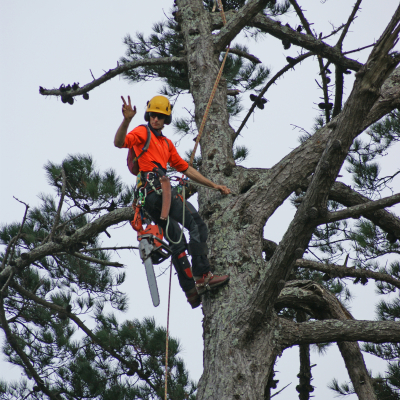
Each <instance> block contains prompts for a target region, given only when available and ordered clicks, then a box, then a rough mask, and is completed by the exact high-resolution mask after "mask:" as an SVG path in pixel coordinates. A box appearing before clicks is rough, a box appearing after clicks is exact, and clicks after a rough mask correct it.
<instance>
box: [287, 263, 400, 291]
mask: <svg viewBox="0 0 400 400" xmlns="http://www.w3.org/2000/svg"><path fill="white" fill-rule="evenodd" d="M295 266H296V267H300V268H307V269H311V270H314V271H320V272H324V273H325V274H328V275H329V277H330V278H335V277H338V278H344V277H351V278H369V279H374V280H375V281H380V282H386V283H389V284H390V285H393V286H395V287H397V288H399V289H400V280H398V279H396V278H394V277H393V276H392V275H389V274H385V273H383V272H374V271H370V270H367V269H361V268H357V269H356V268H354V267H346V266H343V265H337V264H330V263H329V264H323V263H320V262H316V261H312V260H306V259H299V260H296V263H295Z"/></svg>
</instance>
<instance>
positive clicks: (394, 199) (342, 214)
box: [315, 193, 400, 225]
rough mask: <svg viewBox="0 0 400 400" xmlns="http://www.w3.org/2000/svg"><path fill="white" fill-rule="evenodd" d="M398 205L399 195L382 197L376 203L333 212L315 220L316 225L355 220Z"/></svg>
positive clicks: (371, 202) (367, 203) (370, 202)
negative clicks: (349, 219)
mask: <svg viewBox="0 0 400 400" xmlns="http://www.w3.org/2000/svg"><path fill="white" fill-rule="evenodd" d="M398 203H400V194H399V193H398V194H395V195H393V196H388V197H384V198H383V199H379V200H376V201H368V202H365V203H361V204H358V205H355V206H351V207H348V208H345V209H344V210H339V211H335V212H330V213H328V214H327V215H326V217H323V218H321V219H317V220H316V221H315V222H316V224H318V225H320V224H324V223H329V222H335V221H340V220H343V219H347V218H357V217H359V216H360V215H365V214H370V213H372V212H374V211H376V210H381V209H383V208H385V207H390V206H393V205H394V204H398Z"/></svg>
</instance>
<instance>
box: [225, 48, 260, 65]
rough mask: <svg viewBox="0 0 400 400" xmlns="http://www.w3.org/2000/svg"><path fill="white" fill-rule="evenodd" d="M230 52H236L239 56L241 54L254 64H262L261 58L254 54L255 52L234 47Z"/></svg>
mask: <svg viewBox="0 0 400 400" xmlns="http://www.w3.org/2000/svg"><path fill="white" fill-rule="evenodd" d="M222 52H223V53H225V52H226V49H224V50H223V51H222ZM229 53H231V54H236V55H237V56H241V57H244V58H247V59H248V60H250V61H251V62H252V63H254V64H261V61H260V59H259V58H257V57H256V56H253V54H249V53H246V52H245V51H242V50H239V49H235V48H233V49H232V48H230V49H229Z"/></svg>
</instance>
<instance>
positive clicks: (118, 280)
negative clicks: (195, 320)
mask: <svg viewBox="0 0 400 400" xmlns="http://www.w3.org/2000/svg"><path fill="white" fill-rule="evenodd" d="M45 171H46V175H47V178H48V181H49V184H50V186H52V187H53V189H55V191H56V193H57V195H58V197H61V198H63V202H62V207H59V204H60V200H57V197H54V196H52V195H50V194H41V195H40V196H39V199H40V204H39V206H37V207H33V208H32V209H31V208H29V209H28V212H27V214H26V220H25V221H24V223H23V224H22V223H12V224H6V225H2V226H1V227H0V241H1V244H2V245H4V246H5V248H6V251H5V252H2V253H1V254H0V262H2V263H3V266H5V267H13V266H14V265H15V260H16V259H18V258H20V257H22V256H23V255H24V254H29V252H32V251H37V250H38V249H42V248H43V246H46V245H47V244H50V243H54V242H55V243H62V238H63V237H65V236H66V237H69V236H72V235H74V234H75V233H76V232H77V231H79V230H80V229H82V228H84V227H85V226H87V224H88V223H89V222H91V221H94V220H95V219H98V218H99V217H100V216H102V215H106V214H108V213H112V212H114V213H115V212H117V211H118V208H119V207H125V206H127V205H129V203H130V202H131V199H132V188H130V187H127V186H126V185H124V184H123V183H122V182H121V179H120V178H119V177H118V176H117V175H116V174H115V172H114V171H113V170H108V171H105V172H104V173H101V172H99V171H98V170H97V169H96V167H95V165H94V163H93V161H92V159H91V157H90V156H86V155H75V156H68V157H67V159H66V160H64V161H63V162H62V163H61V164H55V163H52V162H48V163H47V164H46V165H45ZM122 267H123V265H122V264H119V263H115V262H112V261H111V253H110V252H109V251H107V250H103V249H102V241H101V239H100V236H99V234H96V235H93V236H92V237H91V238H90V239H89V240H88V241H87V242H78V243H76V244H75V245H73V246H72V247H68V248H62V249H61V250H60V251H58V252H53V253H50V254H47V255H46V256H43V257H42V258H41V259H39V260H38V261H36V262H34V263H32V264H31V265H30V266H29V267H27V268H23V269H21V270H16V269H14V274H13V276H12V280H11V281H10V282H2V283H1V285H0V287H3V285H4V284H5V283H6V284H7V285H8V287H7V290H6V291H5V292H4V293H3V295H2V298H1V299H0V300H1V303H2V306H3V307H4V312H5V317H6V319H7V321H8V323H7V325H8V327H9V329H10V333H9V335H8V337H7V341H6V342H5V344H4V347H3V353H4V355H5V356H6V359H7V361H8V362H10V363H11V364H14V365H17V366H19V367H21V368H22V370H23V375H24V379H22V380H20V381H17V382H14V383H5V382H0V397H1V398H2V399H21V398H31V399H45V398H48V393H49V392H51V393H53V395H54V396H55V398H57V399H68V400H75V399H88V398H92V399H99V400H100V399H101V400H108V399H116V398H118V399H149V400H150V399H163V398H164V374H165V367H164V363H165V340H166V332H165V329H163V328H161V327H158V326H156V324H155V321H154V320H153V319H144V320H143V321H138V320H133V321H129V320H127V321H124V322H119V320H118V319H117V317H116V315H114V314H112V313H106V312H105V306H106V305H107V306H111V307H113V308H114V309H115V310H117V311H118V312H124V311H126V310H127V298H126V295H125V294H124V293H122V292H121V290H120V286H121V284H122V283H123V282H124V280H125V273H124V271H123V269H122ZM88 320H89V322H88V323H86V322H84V321H88ZM90 320H93V323H90ZM179 351H180V348H179V343H178V341H177V340H176V339H173V338H170V339H169V359H168V365H169V383H170V384H169V389H168V390H169V396H170V398H173V399H182V400H183V399H194V393H195V390H196V385H195V384H194V383H193V382H191V381H190V380H189V377H188V373H187V371H186V369H185V365H184V363H183V361H182V359H180V358H179V356H178V353H179ZM21 354H24V355H25V357H26V358H27V359H28V360H29V361H30V363H31V364H32V368H33V370H34V371H35V373H36V374H37V375H38V376H39V377H40V381H39V383H38V380H37V379H36V378H35V377H34V376H33V375H32V374H33V371H32V370H30V369H29V368H28V367H27V362H26V360H25V359H23V358H22V357H21ZM34 378H35V379H34Z"/></svg>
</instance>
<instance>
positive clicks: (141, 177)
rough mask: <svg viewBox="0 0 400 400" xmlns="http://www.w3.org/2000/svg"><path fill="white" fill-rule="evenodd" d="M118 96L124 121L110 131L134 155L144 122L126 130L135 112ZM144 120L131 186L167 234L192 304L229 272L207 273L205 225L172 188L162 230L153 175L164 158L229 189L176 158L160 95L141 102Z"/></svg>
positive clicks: (200, 179) (219, 187)
mask: <svg viewBox="0 0 400 400" xmlns="http://www.w3.org/2000/svg"><path fill="white" fill-rule="evenodd" d="M121 98H122V101H123V105H122V115H123V116H124V120H123V121H122V124H121V125H120V127H119V128H118V130H117V133H116V134H115V139H114V144H115V146H116V147H119V148H134V150H135V154H136V155H139V154H140V153H142V149H143V146H144V144H145V143H146V140H147V127H146V126H144V125H140V126H138V127H136V128H135V129H133V130H132V131H131V132H129V133H128V127H129V124H130V122H131V120H132V118H133V117H134V116H135V114H136V106H134V107H133V108H132V105H131V99H130V97H129V96H128V103H126V101H125V99H124V98H123V97H122V96H121ZM144 119H145V120H146V121H147V122H149V124H148V128H149V129H150V131H151V139H150V146H149V148H148V150H147V151H146V152H143V153H142V155H141V156H140V159H138V163H139V174H138V180H137V190H143V189H144V188H146V191H145V192H143V193H145V196H146V201H145V205H144V208H145V210H146V211H147V213H148V214H149V215H150V216H151V218H152V220H153V221H155V222H156V223H157V224H159V225H160V226H162V228H163V229H164V232H166V233H167V239H168V241H169V243H170V245H171V249H172V262H173V264H174V267H175V269H176V272H177V274H178V279H179V284H180V286H181V288H182V290H183V291H184V292H185V294H186V297H187V300H188V302H189V304H190V305H191V306H192V308H196V307H198V306H199V305H200V303H201V298H200V295H201V294H202V293H204V292H205V291H206V290H207V289H214V288H217V287H219V286H221V285H223V284H225V283H227V282H228V281H229V276H228V275H221V276H220V275H213V273H212V272H211V271H210V269H211V266H210V262H209V260H208V257H207V254H208V249H207V243H206V241H207V236H208V231H207V226H206V224H205V223H204V222H203V220H202V219H201V217H200V215H199V213H198V212H197V211H196V209H195V208H194V207H193V206H192V205H191V204H190V203H189V202H186V207H185V206H184V203H183V201H182V196H180V195H178V193H177V192H176V191H175V190H173V191H172V200H171V209H170V212H169V225H168V230H167V229H166V225H167V224H166V222H167V221H166V220H163V219H161V218H160V214H161V209H162V198H161V196H160V195H159V194H158V193H157V190H158V189H159V188H160V187H161V185H160V181H159V178H160V177H161V176H162V175H164V174H165V173H166V171H167V163H169V164H170V165H171V166H172V167H173V168H175V169H176V170H177V171H179V172H183V173H184V174H185V175H186V176H187V177H189V178H190V179H193V180H194V181H195V182H198V183H200V184H202V185H205V186H208V187H211V188H213V189H217V190H219V191H220V192H221V193H222V194H224V195H227V194H229V193H230V190H229V189H228V188H227V187H226V186H224V185H217V184H215V183H214V182H212V181H210V180H209V179H207V178H205V177H204V176H203V175H202V174H201V173H200V172H198V171H197V170H195V169H194V168H192V167H190V166H189V164H188V163H187V162H186V161H185V160H183V159H182V158H181V157H180V155H179V154H178V152H177V151H176V148H175V146H174V144H173V143H172V141H171V140H169V139H167V138H166V137H165V136H164V135H163V134H162V129H163V128H164V125H165V124H167V125H168V124H170V123H171V120H172V107H171V104H170V102H169V100H168V99H167V98H166V97H164V96H155V97H153V98H152V99H151V100H150V101H149V102H148V103H147V108H146V112H145V116H144ZM183 213H184V214H185V215H183ZM178 222H179V223H181V224H182V225H183V224H184V226H185V228H187V229H188V231H189V234H190V242H189V244H186V241H185V239H184V236H182V239H180V227H179V224H178ZM182 229H183V227H182ZM186 247H187V248H188V249H189V254H190V255H191V256H192V264H193V271H192V270H191V268H190V262H189V260H188V258H187V256H186V252H185V249H186ZM192 272H193V275H192Z"/></svg>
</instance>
